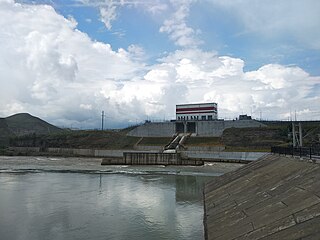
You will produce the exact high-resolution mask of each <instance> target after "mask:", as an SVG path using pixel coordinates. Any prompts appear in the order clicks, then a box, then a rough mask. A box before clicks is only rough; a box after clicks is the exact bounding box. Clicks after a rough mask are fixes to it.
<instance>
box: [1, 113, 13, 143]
mask: <svg viewBox="0 0 320 240" xmlns="http://www.w3.org/2000/svg"><path fill="white" fill-rule="evenodd" d="M12 135H13V133H12V132H11V131H10V130H9V127H8V124H7V122H6V119H5V118H0V147H1V146H7V145H8V144H9V139H10V137H11V136H12Z"/></svg>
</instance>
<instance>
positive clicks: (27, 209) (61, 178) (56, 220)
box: [0, 170, 206, 240]
mask: <svg viewBox="0 0 320 240" xmlns="http://www.w3.org/2000/svg"><path fill="white" fill-rule="evenodd" d="M205 180H206V177H201V176H190V175H189V176H180V175H163V174H162V175H153V174H125V173H121V174H112V173H111V174H110V173H106V174H101V173H99V174H98V173H96V174H92V173H91V174H88V173H76V172H73V173H59V172H41V171H30V170H28V171H21V170H20V171H12V172H8V171H2V172H1V173H0V196H1V202H0V214H1V218H0V233H1V239H33V240H43V239H48V240H49V239H123V240H126V239H132V240H135V239H140V240H141V239H148V240H149V239H203V234H204V233H203V203H202V185H203V182H204V181H205Z"/></svg>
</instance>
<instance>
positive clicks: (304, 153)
mask: <svg viewBox="0 0 320 240" xmlns="http://www.w3.org/2000/svg"><path fill="white" fill-rule="evenodd" d="M271 152H272V153H278V154H284V155H291V156H299V157H306V158H309V159H320V148H312V147H271Z"/></svg>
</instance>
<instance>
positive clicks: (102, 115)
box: [101, 111, 105, 131]
mask: <svg viewBox="0 0 320 240" xmlns="http://www.w3.org/2000/svg"><path fill="white" fill-rule="evenodd" d="M104 116H105V115H104V111H102V114H101V131H103V122H104Z"/></svg>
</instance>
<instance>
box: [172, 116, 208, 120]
mask: <svg viewBox="0 0 320 240" xmlns="http://www.w3.org/2000/svg"><path fill="white" fill-rule="evenodd" d="M178 120H199V116H190V118H189V116H183V117H178ZM200 120H212V115H208V116H201V119H200Z"/></svg>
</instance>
